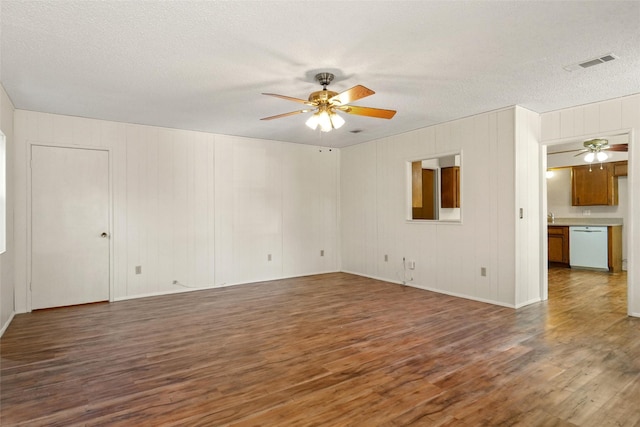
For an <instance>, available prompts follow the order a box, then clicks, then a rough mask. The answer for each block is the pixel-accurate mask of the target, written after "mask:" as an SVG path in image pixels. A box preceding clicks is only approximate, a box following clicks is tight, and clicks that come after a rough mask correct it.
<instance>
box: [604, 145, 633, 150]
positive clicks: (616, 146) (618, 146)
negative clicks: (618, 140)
mask: <svg viewBox="0 0 640 427" xmlns="http://www.w3.org/2000/svg"><path fill="white" fill-rule="evenodd" d="M606 149H607V150H609V151H629V146H628V145H627V144H615V145H609V146H608V147H606Z"/></svg>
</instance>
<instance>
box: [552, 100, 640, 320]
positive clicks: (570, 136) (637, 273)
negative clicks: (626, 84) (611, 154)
mask: <svg viewBox="0 0 640 427" xmlns="http://www.w3.org/2000/svg"><path fill="white" fill-rule="evenodd" d="M541 123H542V141H541V143H542V144H555V143H562V142H569V141H575V140H585V139H589V138H593V137H599V136H604V137H606V136H608V135H616V134H622V133H627V134H629V175H628V178H627V188H628V194H629V199H628V206H629V214H628V216H627V221H626V223H625V224H624V225H623V230H624V232H625V233H626V235H627V258H628V259H627V281H628V287H629V292H628V296H627V298H628V301H629V314H631V315H633V316H638V317H640V239H638V238H637V236H638V228H639V227H640V196H639V194H640V141H639V140H638V138H639V136H638V135H639V134H640V94H638V95H632V96H626V97H623V98H616V99H612V100H609V101H604V102H598V103H594V104H588V105H581V106H577V107H573V108H567V109H564V110H559V111H554V112H550V113H545V114H542V115H541Z"/></svg>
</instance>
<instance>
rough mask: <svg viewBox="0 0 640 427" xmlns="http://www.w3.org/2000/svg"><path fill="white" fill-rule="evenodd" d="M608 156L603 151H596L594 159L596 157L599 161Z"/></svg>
mask: <svg viewBox="0 0 640 427" xmlns="http://www.w3.org/2000/svg"><path fill="white" fill-rule="evenodd" d="M608 158H609V156H608V155H607V153H605V152H604V151H598V154H596V159H598V161H599V162H604V161H605V160H607V159H608Z"/></svg>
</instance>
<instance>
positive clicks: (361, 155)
mask: <svg viewBox="0 0 640 427" xmlns="http://www.w3.org/2000/svg"><path fill="white" fill-rule="evenodd" d="M516 124H518V128H517V129H516ZM538 129H539V125H538V122H537V115H536V114H535V113H531V112H529V111H527V110H524V109H518V108H509V109H505V110H500V111H496V112H491V113H486V114H480V115H477V116H473V117H469V118H465V119H462V120H457V121H453V122H449V123H445V124H441V125H437V126H432V127H428V128H424V129H420V130H417V131H413V132H408V133H405V134H402V135H397V136H394V137H390V138H384V139H381V140H378V141H374V142H370V143H365V144H360V145H357V146H353V147H348V148H345V149H342V151H341V202H340V203H341V212H342V217H341V220H342V233H341V236H342V244H341V245H342V246H341V247H342V268H343V270H345V271H350V272H354V273H357V274H363V275H366V276H371V277H377V278H382V279H385V280H390V281H394V282H406V283H407V284H409V285H412V286H416V287H420V288H424V289H431V290H435V291H438V292H443V293H448V294H452V295H457V296H463V297H466V298H472V299H477V300H481V301H487V302H492V303H496V304H501V305H506V306H510V307H515V306H520V305H524V304H528V303H531V302H535V301H538V300H539V299H540V281H539V274H537V273H536V274H533V275H531V276H530V275H528V273H530V272H531V270H532V269H533V266H535V268H536V269H537V268H538V263H539V246H538V242H539V240H540V236H539V225H538V223H539V219H538V217H539V215H538V213H537V209H533V207H536V208H537V202H538V199H539V194H538V193H537V189H538V187H537V184H535V182H537V177H538V176H539V174H540V170H539V168H538V169H536V168H535V167H534V166H533V164H537V162H538V161H539V156H538V148H539V147H538V145H537V136H538V134H537V132H538ZM516 142H518V143H519V145H517V144H516ZM517 149H518V150H517ZM454 152H461V153H462V156H461V181H462V183H461V194H462V201H461V204H462V222H461V223H455V222H453V223H451V222H429V221H409V220H408V219H407V218H408V217H409V215H408V209H409V207H410V197H411V194H410V182H409V178H408V172H407V164H408V162H411V161H413V160H419V159H426V158H430V157H435V156H440V155H443V154H447V153H454ZM516 153H517V155H516ZM516 159H519V160H520V161H523V162H524V164H525V165H526V168H525V169H524V170H522V168H520V169H519V170H516V168H515V166H514V165H515V162H516ZM517 174H523V176H522V177H521V178H519V180H517V179H516V177H517ZM529 179H532V180H533V181H534V184H531V185H529V184H526V186H525V188H524V189H521V190H520V191H519V192H518V193H517V194H516V189H515V187H516V182H520V181H524V182H528V180H529ZM516 195H517V198H516ZM517 203H520V204H521V205H522V204H523V203H524V205H522V206H523V207H524V208H525V209H526V212H527V215H526V216H525V218H523V219H522V220H520V219H519V217H518V216H517V214H518V208H519V207H520V205H517ZM530 207H532V209H529V208H530ZM517 221H520V222H521V223H518V224H517ZM521 224H522V225H521ZM517 225H518V228H517V229H516V226H517ZM531 239H533V240H534V242H533V244H532V245H530V246H528V243H530V242H529V240H531ZM385 255H386V256H387V261H385ZM403 258H404V259H405V261H407V262H408V261H415V270H409V269H407V268H405V265H406V263H403ZM520 258H525V259H526V261H518V263H517V262H516V260H520ZM483 267H484V268H485V269H486V276H482V275H481V268H483Z"/></svg>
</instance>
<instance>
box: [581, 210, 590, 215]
mask: <svg viewBox="0 0 640 427" xmlns="http://www.w3.org/2000/svg"><path fill="white" fill-rule="evenodd" d="M582 215H583V216H589V215H591V210H590V209H583V210H582Z"/></svg>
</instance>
